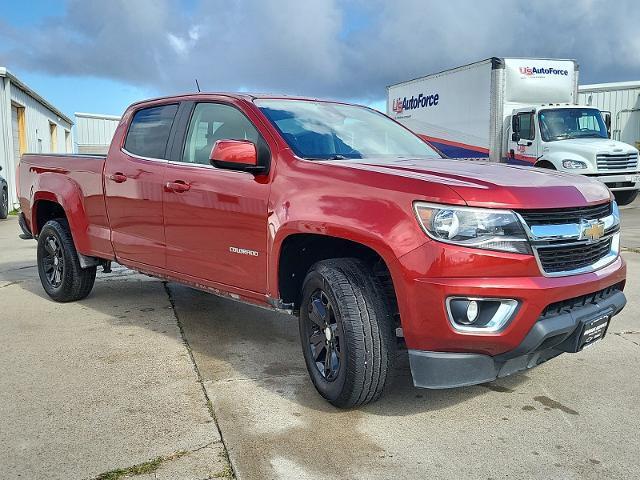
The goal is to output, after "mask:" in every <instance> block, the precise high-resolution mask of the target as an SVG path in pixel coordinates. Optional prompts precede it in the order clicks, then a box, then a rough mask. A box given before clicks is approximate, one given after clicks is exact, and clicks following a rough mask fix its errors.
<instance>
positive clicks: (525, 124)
mask: <svg viewBox="0 0 640 480" xmlns="http://www.w3.org/2000/svg"><path fill="white" fill-rule="evenodd" d="M518 118H519V120H520V138H521V139H522V140H533V139H534V138H535V137H536V130H535V125H534V122H533V113H528V112H527V113H519V114H518Z"/></svg>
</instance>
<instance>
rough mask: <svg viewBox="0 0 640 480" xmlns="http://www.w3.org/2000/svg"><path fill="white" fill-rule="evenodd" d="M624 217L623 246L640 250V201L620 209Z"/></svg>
mask: <svg viewBox="0 0 640 480" xmlns="http://www.w3.org/2000/svg"><path fill="white" fill-rule="evenodd" d="M620 211H621V212H620V213H621V215H622V244H623V245H624V246H625V247H627V248H634V249H638V250H640V199H638V200H636V201H635V202H633V203H632V204H631V205H627V206H626V207H620Z"/></svg>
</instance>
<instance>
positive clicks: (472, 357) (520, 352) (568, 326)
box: [409, 290, 627, 389]
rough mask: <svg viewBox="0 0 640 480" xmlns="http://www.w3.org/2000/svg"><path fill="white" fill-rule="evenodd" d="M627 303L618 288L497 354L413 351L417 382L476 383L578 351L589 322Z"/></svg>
mask: <svg viewBox="0 0 640 480" xmlns="http://www.w3.org/2000/svg"><path fill="white" fill-rule="evenodd" d="M626 303H627V300H626V298H625V296H624V293H622V291H620V290H616V291H615V293H613V294H612V295H610V296H608V297H606V298H603V299H599V300H598V302H597V303H593V304H589V305H585V306H582V307H579V308H575V309H571V310H569V311H566V312H564V313H561V314H559V315H555V316H553V317H548V318H544V319H541V320H538V321H537V322H536V324H535V325H534V326H533V328H532V329H531V330H530V331H529V333H528V334H527V336H526V337H525V338H524V340H523V341H522V343H520V345H518V347H516V348H515V349H513V350H511V351H509V352H507V353H503V354H501V355H497V356H494V357H492V356H490V355H483V354H479V353H449V352H429V351H422V350H409V363H410V366H411V374H412V376H413V383H414V385H415V386H416V387H422V388H434V389H438V388H453V387H462V386H465V385H476V384H479V383H486V382H490V381H491V380H495V379H496V378H499V377H506V376H507V375H511V374H513V373H516V372H519V371H522V370H527V369H529V368H533V367H535V366H537V365H540V364H541V363H544V362H546V361H547V360H550V359H551V358H554V357H557V356H558V355H560V354H561V353H564V352H576V351H578V349H579V344H578V340H579V336H580V334H581V332H582V330H583V326H584V325H585V323H587V322H589V321H591V320H593V319H594V318H598V317H601V316H603V315H610V316H614V315H616V314H618V313H619V312H620V311H621V310H622V309H623V308H624V306H625V305H626Z"/></svg>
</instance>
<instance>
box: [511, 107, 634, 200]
mask: <svg viewBox="0 0 640 480" xmlns="http://www.w3.org/2000/svg"><path fill="white" fill-rule="evenodd" d="M606 120H607V119H606V118H605V117H604V116H603V113H602V112H601V111H600V110H598V109H597V108H594V107H588V106H579V105H569V104H565V105H559V104H547V105H537V106H527V107H524V108H517V109H514V110H513V111H512V114H511V115H510V116H508V117H507V118H506V119H505V128H504V132H505V136H504V137H505V138H504V146H505V148H504V150H505V152H506V155H505V156H506V158H507V161H508V162H509V161H511V162H513V161H514V160H515V161H525V162H527V163H528V164H531V163H533V164H534V165H535V166H538V167H543V168H549V169H552V170H560V171H564V172H571V173H579V174H583V175H586V176H589V177H594V178H596V179H598V180H600V181H601V182H603V183H604V184H605V185H607V187H609V189H611V190H612V191H613V193H614V195H615V196H616V199H617V200H618V203H620V204H623V205H624V204H627V203H630V202H632V201H633V200H634V199H635V198H636V196H637V193H638V189H640V172H639V171H638V150H637V149H636V148H635V147H633V146H631V145H628V144H626V143H622V142H619V141H617V140H612V139H610V138H609V136H610V132H609V125H610V123H607V121H606Z"/></svg>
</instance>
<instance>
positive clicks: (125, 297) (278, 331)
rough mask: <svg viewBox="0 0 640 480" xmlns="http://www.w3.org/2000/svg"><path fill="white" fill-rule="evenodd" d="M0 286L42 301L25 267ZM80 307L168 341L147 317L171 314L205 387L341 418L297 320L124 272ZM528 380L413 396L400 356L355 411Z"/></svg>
mask: <svg viewBox="0 0 640 480" xmlns="http://www.w3.org/2000/svg"><path fill="white" fill-rule="evenodd" d="M0 281H4V282H8V283H17V284H19V285H20V286H21V288H23V289H25V290H27V291H29V292H31V293H32V294H34V295H37V296H39V297H42V298H48V297H47V296H46V294H45V292H44V290H43V289H42V286H41V285H40V282H39V279H38V274H37V268H36V267H35V266H33V265H29V264H28V263H25V262H13V263H6V262H5V263H3V264H2V265H1V266H0ZM152 289H162V290H165V291H166V294H168V295H169V299H168V301H167V303H166V304H163V305H157V304H150V303H149V302H148V301H145V293H149V292H150V291H151V290H152ZM153 297H154V298H155V299H157V298H158V297H157V295H153ZM79 303H80V304H81V305H83V306H84V307H86V308H89V309H92V310H95V311H98V312H100V313H102V314H105V315H106V316H107V318H108V319H109V321H111V323H112V324H113V325H114V326H116V327H117V326H119V325H127V326H130V325H136V326H139V327H143V328H148V329H150V330H153V331H154V332H157V333H160V334H169V335H175V333H176V332H175V331H171V330H167V329H166V328H165V327H166V325H164V323H165V322H160V320H159V321H158V322H154V321H149V312H151V311H153V310H154V309H156V310H158V311H160V310H165V311H166V309H173V313H174V315H175V316H176V317H177V318H178V319H179V323H180V326H181V328H182V330H183V335H184V337H185V339H186V341H187V342H188V343H189V345H190V347H191V350H192V353H193V356H194V359H195V361H196V364H197V366H198V370H199V372H200V375H201V376H202V380H203V381H204V382H213V383H214V384H215V383H217V382H232V381H236V380H242V381H244V380H250V381H252V383H253V384H255V386H257V387H258V388H260V389H265V390H267V391H269V393H271V394H275V395H277V396H281V397H286V398H287V399H288V400H292V401H294V402H296V403H298V404H301V405H303V406H305V407H306V408H310V409H313V410H318V411H323V412H334V413H335V412H340V410H338V409H336V408H334V407H333V406H331V405H330V404H328V403H327V402H326V401H325V400H324V399H322V398H321V397H320V396H319V395H318V393H317V392H316V391H315V389H314V387H313V385H312V384H311V381H310V380H309V379H308V374H307V370H306V367H305V363H304V359H303V356H302V351H301V346H300V341H299V334H298V321H297V318H296V317H293V316H290V315H285V314H279V313H274V312H272V311H269V310H266V309H261V308H256V307H253V306H250V305H245V304H242V303H239V302H236V301H233V300H230V299H225V298H220V297H217V296H215V295H212V294H208V293H205V292H201V291H198V290H194V289H191V288H189V287H185V286H182V285H177V284H173V283H168V284H165V283H164V282H160V281H158V280H155V279H152V278H149V277H146V276H143V275H138V274H133V273H132V272H129V271H127V270H125V269H119V270H116V271H115V272H114V274H111V275H104V274H101V273H100V274H98V278H97V279H96V284H95V287H94V290H93V292H92V293H91V294H90V296H89V297H88V298H86V299H85V300H82V301H81V302H79ZM152 316H153V315H152ZM163 316H164V317H166V315H164V314H163ZM526 378H527V377H526V376H525V375H522V374H521V375H515V376H511V377H508V378H505V379H500V380H499V381H497V382H495V383H491V384H486V385H480V386H473V387H465V388H457V389H449V390H424V389H418V388H415V387H414V386H413V383H412V379H411V372H410V369H409V363H408V357H407V355H406V352H398V353H397V355H396V362H395V368H394V370H393V372H392V374H391V376H390V379H389V382H388V385H387V387H386V389H385V392H384V394H383V396H382V397H381V398H380V400H378V401H377V402H375V403H373V404H371V405H367V406H365V407H361V408H359V409H358V410H360V411H362V412H363V413H364V412H366V413H368V414H372V415H379V416H403V415H412V414H414V413H418V412H429V411H436V410H441V409H445V408H447V407H450V406H452V405H455V404H458V403H462V402H466V401H469V400H471V399H473V398H475V397H478V396H481V395H483V394H485V393H487V392H490V391H493V392H500V393H505V394H508V393H511V392H513V391H514V390H516V389H517V387H518V385H519V384H520V383H522V382H524V381H525V380H526Z"/></svg>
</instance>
